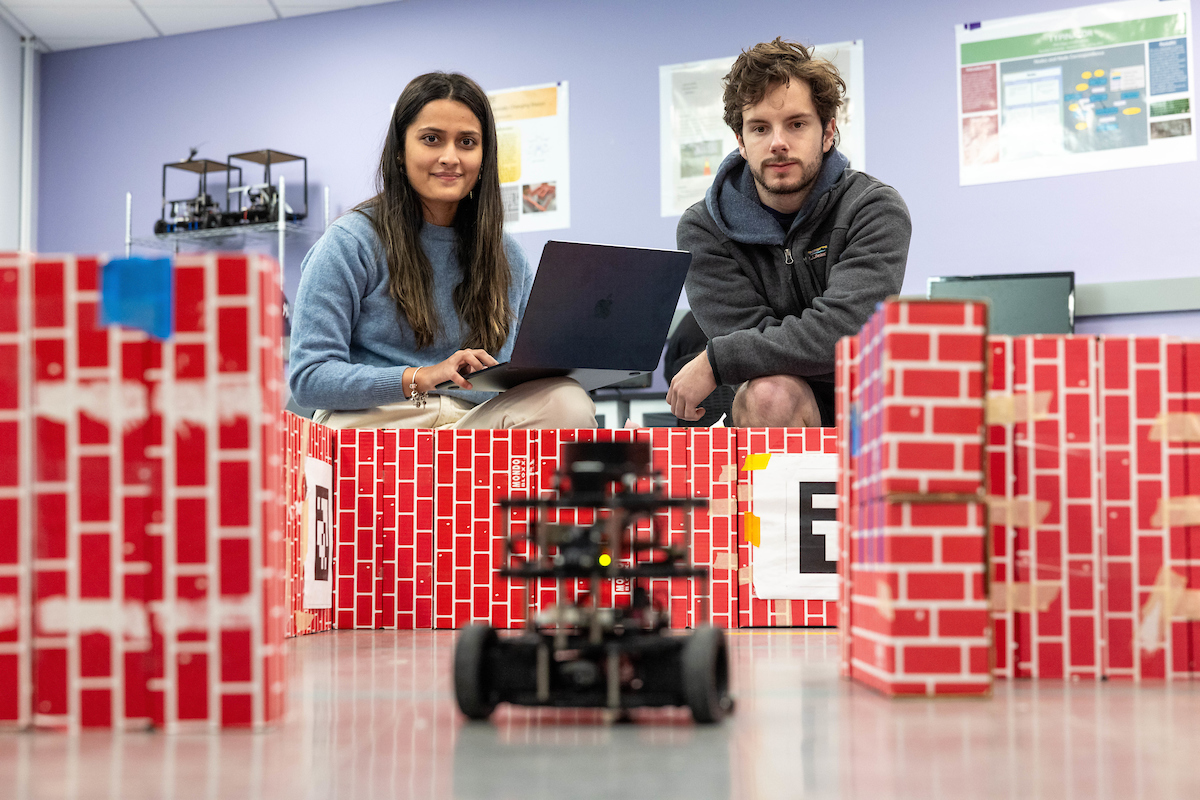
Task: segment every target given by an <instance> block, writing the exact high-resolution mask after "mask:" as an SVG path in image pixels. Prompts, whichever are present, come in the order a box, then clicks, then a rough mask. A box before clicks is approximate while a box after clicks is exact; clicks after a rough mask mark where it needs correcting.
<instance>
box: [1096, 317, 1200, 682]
mask: <svg viewBox="0 0 1200 800" xmlns="http://www.w3.org/2000/svg"><path fill="white" fill-rule="evenodd" d="M1099 350H1100V355H1099V357H1100V375H1101V377H1100V386H1099V402H1100V409H1101V432H1100V439H1101V445H1100V447H1101V463H1102V466H1103V477H1102V484H1103V486H1102V501H1101V509H1100V513H1101V517H1102V519H1103V522H1104V528H1105V538H1104V547H1105V550H1104V572H1105V596H1104V600H1105V608H1104V611H1105V614H1104V641H1105V648H1104V672H1105V675H1106V676H1107V677H1110V678H1117V679H1127V680H1128V679H1133V680H1142V679H1163V678H1166V679H1179V678H1195V677H1197V672H1198V671H1200V669H1198V667H1197V662H1198V661H1200V653H1198V652H1197V650H1198V649H1200V629H1198V622H1197V620H1198V619H1200V344H1198V343H1195V342H1186V343H1185V342H1182V341H1179V340H1175V339H1170V338H1168V337H1122V336H1106V337H1103V338H1102V339H1101V340H1100V345H1099Z"/></svg>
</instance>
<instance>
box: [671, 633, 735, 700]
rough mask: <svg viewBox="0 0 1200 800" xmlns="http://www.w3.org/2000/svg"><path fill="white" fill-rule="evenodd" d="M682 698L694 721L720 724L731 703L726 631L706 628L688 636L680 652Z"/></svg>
mask: <svg viewBox="0 0 1200 800" xmlns="http://www.w3.org/2000/svg"><path fill="white" fill-rule="evenodd" d="M679 660H680V666H681V667H682V672H683V696H684V699H685V700H687V704H688V708H690V709H691V710H692V719H694V720H695V721H696V722H699V723H710V722H720V721H721V720H722V719H723V718H724V716H725V711H726V710H727V709H728V708H730V707H731V703H730V702H729V659H728V656H727V655H726V652H725V632H724V631H722V630H721V629H720V628H712V627H709V626H707V625H705V626H702V627H699V628H697V629H696V630H695V632H693V633H692V635H691V636H689V637H688V640H687V641H686V642H684V644H683V652H682V653H680V657H679Z"/></svg>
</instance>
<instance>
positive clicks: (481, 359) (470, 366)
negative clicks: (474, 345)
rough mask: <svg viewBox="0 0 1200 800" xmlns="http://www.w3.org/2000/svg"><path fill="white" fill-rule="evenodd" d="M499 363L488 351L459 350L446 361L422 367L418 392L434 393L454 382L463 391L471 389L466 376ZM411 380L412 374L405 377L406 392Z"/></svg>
mask: <svg viewBox="0 0 1200 800" xmlns="http://www.w3.org/2000/svg"><path fill="white" fill-rule="evenodd" d="M497 363H498V362H497V361H496V359H494V358H492V357H491V356H490V355H489V354H488V352H487V351H486V350H459V351H458V352H456V353H455V354H454V355H452V356H450V357H449V358H447V359H446V360H445V361H440V362H438V363H437V364H433V365H432V366H428V367H421V368H420V370H421V371H420V372H419V373H418V374H417V391H418V392H429V391H432V390H433V389H434V388H435V387H436V386H438V385H439V384H442V383H445V382H446V381H453V382H454V383H455V384H457V385H458V387H459V388H461V389H470V388H471V382H470V381H468V380H467V379H466V377H465V376H467V375H470V374H471V373H472V372H476V371H478V370H481V369H485V368H487V367H494V366H495V365H496V364H497ZM411 380H412V374H411V373H410V374H408V375H406V376H405V383H404V388H405V390H407V389H408V386H409V382H410V381H411Z"/></svg>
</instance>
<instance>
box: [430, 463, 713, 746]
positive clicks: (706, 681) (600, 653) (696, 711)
mask: <svg viewBox="0 0 1200 800" xmlns="http://www.w3.org/2000/svg"><path fill="white" fill-rule="evenodd" d="M562 463H563V465H564V466H563V469H562V470H561V471H560V472H558V473H557V474H556V476H555V487H556V488H557V489H558V490H559V492H560V496H559V497H558V498H557V499H527V500H525V499H509V500H503V501H501V502H500V503H499V505H500V507H501V508H503V509H505V512H506V513H505V514H504V516H505V537H504V541H505V551H504V553H505V556H504V561H503V563H502V566H501V567H500V569H499V574H500V575H501V576H502V577H506V578H511V579H514V580H518V581H523V582H524V584H525V589H524V594H525V619H526V625H525V628H524V630H523V631H521V632H520V633H518V634H516V635H506V636H500V635H499V634H498V633H497V631H496V630H495V629H493V628H491V627H489V626H487V625H471V626H469V627H467V628H465V629H464V630H463V631H462V633H461V634H460V636H459V638H458V642H457V644H456V646H455V650H454V693H455V697H456V699H457V701H458V706H459V708H460V709H461V710H462V712H463V714H465V715H466V716H467V717H469V718H471V719H475V720H482V719H487V717H488V716H490V715H491V713H492V711H493V710H494V709H495V707H496V705H497V703H500V702H508V703H513V704H516V705H526V706H554V707H593V708H603V709H608V710H609V711H610V712H611V713H612V714H613V715H614V716H615V717H622V716H624V715H625V714H626V712H627V711H628V710H629V709H631V708H638V707H648V706H671V705H674V706H683V705H686V706H687V707H688V708H689V709H690V710H691V713H692V718H693V719H694V720H695V721H696V722H701V723H709V722H718V721H720V720H721V719H722V718H723V717H724V716H725V714H727V713H729V712H731V711H732V710H733V698H732V697H731V696H730V694H729V665H728V657H727V653H726V648H725V638H724V633H723V632H722V631H721V630H720V629H719V628H713V627H711V626H709V625H708V624H701V625H699V626H698V627H697V628H696V629H695V630H694V631H693V632H692V633H690V634H683V633H681V632H672V631H671V630H670V620H669V615H668V612H667V610H666V609H663V608H659V607H656V606H655V604H654V603H653V602H652V599H651V594H650V592H649V591H648V590H647V587H646V586H645V585H644V584H645V583H647V582H648V581H650V580H653V579H669V578H688V577H694V578H699V579H700V580H699V581H697V584H698V586H699V588H700V589H701V592H702V595H701V603H700V606H701V617H702V619H704V620H705V623H707V618H708V570H707V569H705V568H703V567H695V566H692V565H691V564H690V562H689V559H688V554H687V551H686V548H683V547H677V546H675V545H673V544H672V543H671V542H670V541H669V535H668V532H667V531H666V530H665V526H664V525H663V524H662V521H661V520H660V519H655V517H654V514H655V512H657V511H660V510H663V509H670V508H685V509H687V508H694V507H698V506H705V505H707V501H705V500H688V499H677V498H668V497H666V496H664V495H663V493H662V489H661V485H660V481H659V480H658V477H657V476H656V475H653V474H652V473H651V471H650V446H649V443H646V442H576V443H572V444H567V445H564V447H563V459H562ZM647 477H648V478H650V479H651V480H650V483H651V489H650V491H648V492H638V491H637V484H638V482H639V479H640V478H647ZM518 507H525V508H536V509H538V518H537V519H536V520H535V521H533V522H531V523H530V529H529V533H528V535H525V536H515V535H512V533H511V528H510V523H509V521H508V517H509V516H510V515H509V514H508V513H507V510H508V509H510V508H518ZM581 507H582V508H594V509H596V510H597V512H598V513H597V514H596V521H595V523H593V524H592V525H589V526H580V525H560V524H555V523H551V522H549V521H548V520H547V518H546V517H547V512H548V511H550V510H553V509H558V508H581ZM642 520H649V521H650V523H651V529H650V531H649V535H648V536H647V535H646V533H647V532H646V531H645V530H642V531H638V530H637V523H638V522H639V521H642ZM547 579H550V580H555V581H557V583H558V589H559V591H558V597H559V603H558V605H555V606H553V607H551V608H547V609H543V610H542V611H540V612H535V611H534V607H533V599H534V597H535V596H536V591H537V585H538V582H539V581H543V580H547ZM580 579H583V580H586V581H587V584H588V589H587V591H586V592H581V593H579V594H578V595H577V596H576V600H575V601H573V602H565V600H564V598H565V597H566V592H565V588H566V586H565V584H566V582H567V581H571V580H580ZM606 580H607V581H615V580H628V581H629V582H630V583H631V588H632V602H631V603H630V604H629V605H628V606H625V607H613V608H601V607H600V606H599V597H600V591H599V590H600V585H601V581H606Z"/></svg>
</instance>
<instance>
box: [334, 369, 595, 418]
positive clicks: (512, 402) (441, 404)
mask: <svg viewBox="0 0 1200 800" xmlns="http://www.w3.org/2000/svg"><path fill="white" fill-rule="evenodd" d="M313 421H314V422H319V423H320V424H322V425H327V426H329V427H330V428H500V429H507V428H526V429H528V428H594V427H596V405H595V403H593V402H592V398H591V397H590V396H589V395H588V393H587V392H585V391H584V390H583V387H582V386H580V385H579V384H578V383H576V382H575V381H574V380H573V379H571V378H542V379H541V380H536V381H529V382H528V383H523V384H521V385H520V386H517V387H515V388H512V389H509V390H508V391H507V392H501V393H500V394H498V395H497V396H495V397H493V398H492V399H491V400H488V401H487V402H486V403H480V404H479V405H474V404H472V403H469V402H467V401H466V400H462V399H460V398H457V397H453V396H450V395H444V394H431V395H429V401H428V402H427V403H426V404H425V406H424V407H422V408H417V407H416V406H414V405H413V404H412V401H411V400H404V401H402V402H400V403H392V404H391V405H386V406H378V407H376V408H367V409H363V410H361V411H325V410H320V411H317V412H316V413H315V414H313Z"/></svg>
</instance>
